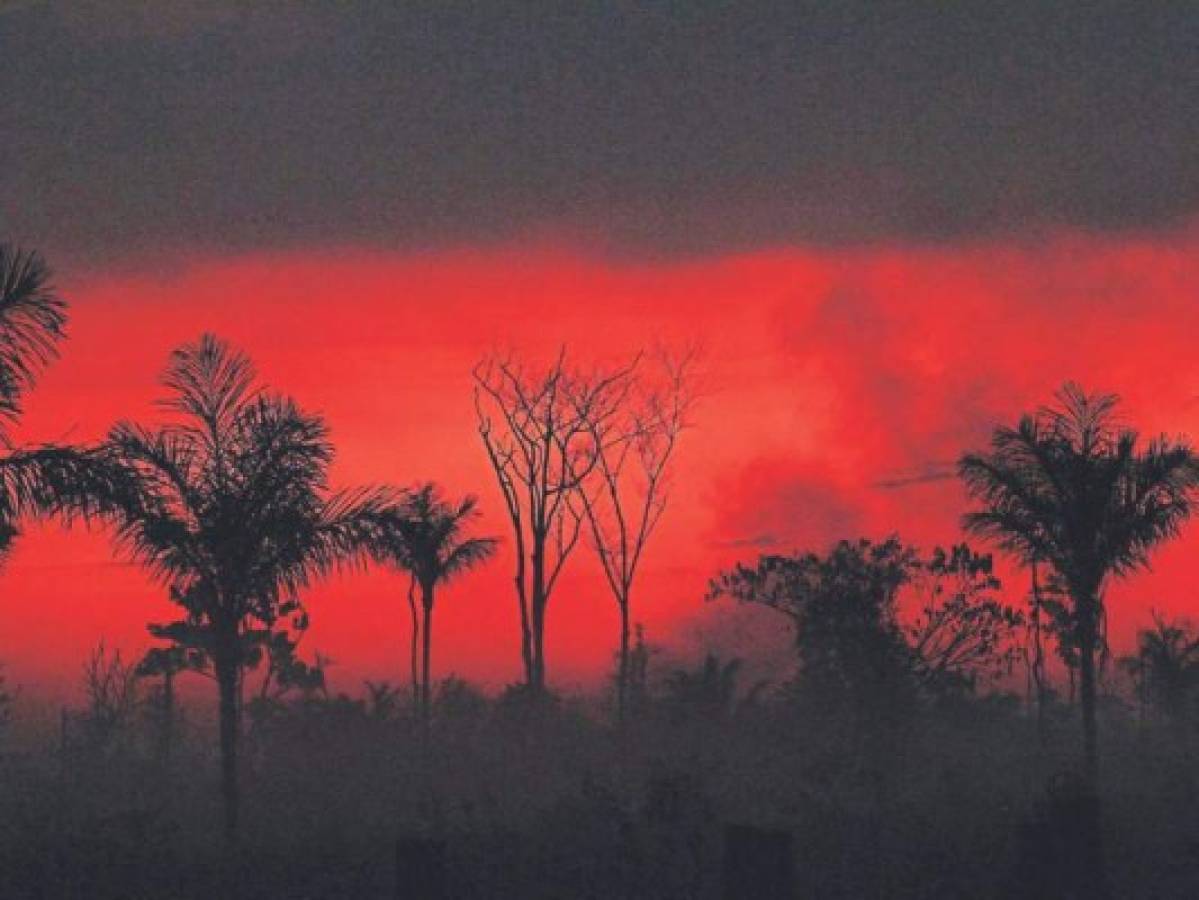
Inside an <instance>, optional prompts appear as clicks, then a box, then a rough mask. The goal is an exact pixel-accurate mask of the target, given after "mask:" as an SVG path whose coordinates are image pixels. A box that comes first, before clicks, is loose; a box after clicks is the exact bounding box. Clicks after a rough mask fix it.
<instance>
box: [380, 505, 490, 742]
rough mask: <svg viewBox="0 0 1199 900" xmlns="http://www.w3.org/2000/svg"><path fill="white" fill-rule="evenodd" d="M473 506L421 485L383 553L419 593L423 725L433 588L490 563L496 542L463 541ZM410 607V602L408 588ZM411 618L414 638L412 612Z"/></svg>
mask: <svg viewBox="0 0 1199 900" xmlns="http://www.w3.org/2000/svg"><path fill="white" fill-rule="evenodd" d="M477 507H478V500H477V499H476V498H475V497H473V496H467V497H465V498H464V499H462V500H460V501H459V502H457V503H451V502H450V501H447V500H445V499H443V498H442V496H441V493H440V491H439V490H438V488H437V486H436V485H435V484H432V483H431V482H430V483H426V484H422V485H420V486H419V487H417V488H415V489H414V490H412V491H410V492H409V493H408V494H407V496H406V497H405V498H404V502H403V504H402V506H401V508H400V510H399V516H398V520H397V522H396V525H395V527H394V529H393V530H392V531H391V541H390V543H389V545H388V548H387V551H386V556H387V558H388V560H389V561H390V562H391V563H392V564H393V565H396V566H398V567H400V568H402V569H404V570H405V571H407V572H408V573H409V574H410V575H411V577H412V584H415V585H416V586H417V587H418V588H419V589H420V608H421V619H422V621H421V623H420V634H421V638H422V644H421V662H420V673H421V674H420V688H419V691H418V698H419V701H420V711H421V719H422V720H423V721H425V722H428V720H429V709H430V703H431V684H432V682H431V680H430V672H431V669H432V648H433V605H434V603H435V601H436V591H437V587H438V585H441V584H445V583H446V582H449V581H451V580H452V579H454V578H456V577H457V576H458V575H461V574H463V573H464V572H467V571H469V570H470V569H473V568H475V567H476V566H478V565H481V564H482V563H484V562H486V561H487V560H489V559H490V558H491V557H492V556H493V555H494V554H495V550H496V546H497V545H498V543H499V542H498V541H497V540H496V539H495V538H492V537H467V536H466V533H465V532H466V529H467V527H468V525H469V524H470V523H471V521H472V520H474V519H476V518H477V517H478V509H477ZM409 602H410V603H411V602H412V591H411V589H410V590H409ZM413 615H414V619H413V628H414V635H415V631H416V621H415V612H414V614H413Z"/></svg>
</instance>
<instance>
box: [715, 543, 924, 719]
mask: <svg viewBox="0 0 1199 900" xmlns="http://www.w3.org/2000/svg"><path fill="white" fill-rule="evenodd" d="M919 566H920V562H919V558H918V557H917V555H916V552H915V550H913V549H912V548H910V547H907V546H906V545H904V544H903V543H901V542H900V541H899V539H898V538H894V537H892V538H889V539H888V540H886V541H883V542H880V543H875V542H872V541H869V540H865V539H863V540H859V541H856V542H851V541H841V542H839V543H838V544H837V545H835V546H834V547H833V549H832V550H831V551H830V552H829V553H828V554H827V555H824V556H821V555H818V554H815V553H808V554H804V555H801V556H778V555H769V556H763V557H761V558H760V559H759V560H758V564H757V565H756V566H755V567H749V566H745V565H737V566H736V567H735V568H734V569H732V570H731V571H729V572H725V573H722V574H721V575H720V576H718V577H717V578H715V579H713V581H712V582H711V584H710V586H709V590H708V598H709V599H716V598H719V597H731V598H733V599H735V600H737V601H739V602H743V603H754V604H760V605H763V606H767V607H769V608H771V609H774V610H777V611H778V612H780V613H782V614H783V615H785V616H786V617H787V618H788V619H789V620H790V622H791V625H792V627H793V629H794V632H795V641H796V649H797V651H798V654H799V660H800V665H801V668H802V678H803V682H802V683H803V685H804V687H805V689H807V690H808V691H809V692H810V693H811V694H812V695H813V696H816V697H819V698H821V699H823V700H827V701H831V702H832V703H833V704H834V705H837V706H841V705H845V704H848V705H849V706H850V708H852V709H854V710H857V711H865V710H867V709H870V708H878V707H879V706H881V705H883V704H884V703H886V702H887V701H890V700H892V699H894V698H893V696H892V695H893V694H894V692H895V691H898V690H901V689H902V687H903V682H904V681H905V680H906V679H907V676H908V675H910V666H909V659H910V655H909V652H908V648H907V647H906V645H905V644H904V640H903V634H902V631H901V629H900V625H899V621H898V617H897V614H896V597H897V595H898V592H899V590H900V588H901V587H903V586H904V585H905V584H907V583H908V582H909V581H910V580H911V579H912V577H913V576H914V575H915V573H916V572H917V571H918V569H919ZM889 705H892V706H893V705H894V704H889Z"/></svg>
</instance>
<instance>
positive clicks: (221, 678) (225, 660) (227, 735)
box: [214, 648, 240, 843]
mask: <svg viewBox="0 0 1199 900" xmlns="http://www.w3.org/2000/svg"><path fill="white" fill-rule="evenodd" d="M214 663H215V667H216V678H217V689H218V691H219V697H218V699H219V707H220V709H219V715H220V732H221V797H222V800H223V802H224V807H225V838H226V839H227V840H228V841H229V843H233V842H234V841H235V840H236V839H237V824H238V803H239V800H240V792H239V789H238V782H237V730H238V729H237V719H238V715H237V713H238V705H237V694H238V690H237V686H238V677H237V675H238V672H237V662H236V659H235V656H234V652H233V651H231V650H230V649H228V648H226V649H224V650H223V651H221V652H219V653H218V654H217V658H216V659H215V660H214Z"/></svg>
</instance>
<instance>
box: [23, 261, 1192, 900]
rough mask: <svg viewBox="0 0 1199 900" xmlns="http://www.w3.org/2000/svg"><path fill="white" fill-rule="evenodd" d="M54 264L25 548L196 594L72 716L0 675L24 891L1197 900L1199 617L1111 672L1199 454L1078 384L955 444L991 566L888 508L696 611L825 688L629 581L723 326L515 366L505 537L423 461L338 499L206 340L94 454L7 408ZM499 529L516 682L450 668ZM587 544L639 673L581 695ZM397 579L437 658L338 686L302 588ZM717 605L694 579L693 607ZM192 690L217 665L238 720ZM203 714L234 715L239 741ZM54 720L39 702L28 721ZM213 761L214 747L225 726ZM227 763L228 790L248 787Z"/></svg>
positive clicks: (480, 418)
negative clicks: (103, 537) (1018, 577)
mask: <svg viewBox="0 0 1199 900" xmlns="http://www.w3.org/2000/svg"><path fill="white" fill-rule="evenodd" d="M65 325H66V307H65V304H64V302H63V301H62V300H61V298H60V297H58V295H57V294H56V293H55V291H54V290H53V288H52V285H51V282H50V275H49V272H48V270H47V268H46V266H45V264H44V262H43V261H42V260H41V258H40V257H39V256H38V255H37V254H34V253H28V252H23V251H20V250H16V249H13V248H11V247H9V246H6V245H0V418H2V419H3V422H4V425H5V433H4V434H3V437H4V439H5V443H6V445H7V446H8V447H9V448H10V449H9V450H8V452H7V454H6V455H5V456H4V457H3V458H0V539H2V541H3V549H8V548H9V547H10V546H11V545H12V542H13V541H14V540H16V538H17V537H18V536H19V526H20V523H21V521H22V520H23V519H26V518H28V517H54V518H59V519H62V520H63V521H66V522H72V521H76V520H82V521H85V522H88V523H95V524H97V525H100V526H102V527H104V528H106V529H107V530H108V531H109V533H111V535H112V536H113V538H114V542H115V546H116V548H117V551H118V552H119V553H121V554H123V555H124V556H125V557H126V558H128V559H130V560H133V561H135V562H137V563H138V564H140V565H142V566H144V567H145V568H146V569H147V571H148V572H150V573H151V574H152V575H153V576H154V577H155V578H156V579H157V581H158V582H159V583H160V584H161V585H162V588H163V590H164V591H165V592H166V594H167V596H169V598H170V599H171V601H172V602H173V603H174V605H175V606H176V607H177V608H178V611H179V617H178V618H177V619H176V620H175V621H171V622H162V623H151V624H150V625H149V626H148V627H149V632H150V634H151V635H152V636H153V638H155V640H156V644H155V646H154V647H153V648H152V649H150V650H149V651H148V652H147V653H146V654H145V655H144V656H143V657H141V658H140V659H136V660H130V659H126V658H125V657H123V656H122V655H121V653H120V651H119V650H114V649H112V648H108V647H106V646H105V645H104V644H103V643H100V644H99V645H98V646H97V648H96V650H95V652H94V653H93V655H92V656H91V657H90V658H89V659H88V660H87V661H86V663H85V665H84V667H83V678H82V681H83V694H84V697H85V701H84V704H83V706H82V708H80V709H77V710H74V711H64V712H63V714H62V717H61V720H60V721H58V722H57V723H56V726H55V729H54V738H53V739H52V740H51V739H49V738H48V737H47V736H46V735H42V736H41V738H40V739H39V740H34V739H33V738H32V737H30V738H29V739H28V740H25V741H23V742H22V741H20V740H17V738H18V732H19V731H20V730H21V729H20V726H21V722H20V717H19V716H17V715H16V711H18V708H17V707H16V706H15V705H14V696H13V694H14V689H13V688H11V687H6V682H5V681H4V680H3V679H2V678H0V741H2V742H3V743H0V895H3V896H6V897H9V896H11V897H84V896H86V897H142V896H145V897H151V896H152V897H204V896H221V897H276V896H289V897H340V896H344V897H368V896H402V897H429V898H436V897H450V896H453V897H463V898H466V897H520V898H536V897H546V898H573V897H627V898H638V897H647V898H648V897H661V898H703V897H715V896H723V897H743V898H755V897H785V896H795V897H829V898H834V897H847V898H848V897H928V898H940V897H964V896H970V897H996V898H999V897H1046V898H1050V897H1052V898H1066V897H1077V898H1082V897H1088V898H1091V897H1099V898H1102V897H1163V898H1164V897H1190V896H1194V895H1195V892H1196V891H1197V890H1199V816H1197V814H1196V801H1197V799H1199V796H1197V794H1199V781H1197V775H1199V772H1196V770H1195V764H1194V760H1195V756H1194V755H1193V751H1194V747H1195V742H1196V738H1197V737H1199V632H1196V630H1195V629H1194V628H1193V627H1192V626H1191V625H1189V624H1188V623H1186V622H1181V621H1179V622H1174V621H1167V620H1165V619H1163V618H1161V617H1158V616H1155V617H1154V620H1153V624H1152V626H1151V627H1148V628H1146V629H1144V630H1142V631H1141V632H1140V634H1139V638H1138V644H1137V646H1136V648H1135V650H1134V652H1133V653H1132V654H1131V655H1129V656H1128V657H1126V658H1123V659H1120V660H1118V661H1113V660H1112V655H1111V651H1110V648H1109V646H1108V641H1107V631H1106V621H1107V619H1106V606H1105V594H1106V589H1107V588H1108V586H1109V585H1110V583H1111V582H1112V581H1113V580H1114V579H1117V578H1122V577H1125V576H1128V575H1130V574H1132V573H1134V572H1135V571H1137V570H1139V569H1142V568H1144V567H1146V566H1147V565H1148V563H1149V560H1150V556H1151V554H1152V552H1153V551H1154V549H1155V548H1157V547H1158V546H1160V545H1161V544H1162V543H1164V542H1166V541H1168V540H1170V539H1172V538H1174V537H1176V536H1177V535H1178V533H1179V531H1180V529H1181V527H1182V525H1183V524H1184V522H1185V521H1186V520H1187V518H1188V517H1189V515H1190V513H1191V511H1192V504H1193V502H1194V500H1195V497H1196V491H1197V490H1199V462H1197V459H1196V456H1195V454H1194V452H1193V451H1192V450H1191V448H1190V446H1189V445H1188V444H1187V443H1186V441H1184V440H1182V439H1177V440H1171V439H1168V438H1165V437H1160V438H1154V439H1150V440H1148V441H1146V440H1143V439H1142V438H1141V437H1140V436H1139V435H1138V434H1137V432H1136V431H1135V430H1133V429H1131V428H1130V427H1128V426H1127V425H1125V424H1124V423H1123V422H1122V421H1121V420H1120V419H1119V418H1118V401H1117V399H1116V398H1115V397H1114V396H1111V395H1105V394H1092V393H1088V392H1086V391H1083V390H1082V389H1081V388H1079V387H1077V386H1076V385H1073V384H1067V385H1066V386H1065V387H1064V388H1062V390H1061V391H1060V392H1059V393H1058V394H1057V395H1056V397H1055V399H1054V402H1053V404H1052V405H1050V406H1047V407H1045V408H1043V409H1040V410H1038V411H1037V412H1035V413H1032V414H1029V415H1026V416H1024V417H1023V418H1021V419H1020V421H1019V422H1018V423H1016V425H1014V426H1012V427H1007V426H1000V427H997V428H996V429H995V431H994V433H993V436H992V440H991V443H990V445H989V446H988V447H986V448H984V449H982V450H980V451H978V452H973V453H967V454H965V455H963V457H962V458H961V460H960V462H959V465H958V474H959V475H960V477H961V478H962V480H963V482H964V484H965V486H966V488H967V490H968V492H969V494H970V497H971V498H972V502H973V508H972V509H971V510H969V511H968V512H967V513H966V516H965V518H964V527H965V530H966V531H967V532H968V533H969V534H971V535H973V536H976V537H978V538H981V539H983V540H986V541H989V542H991V543H993V544H994V545H995V546H996V547H997V548H998V549H1000V550H1001V551H1002V552H1004V553H1006V554H1008V555H1010V556H1011V558H1012V559H1013V560H1014V561H1015V562H1016V563H1018V564H1019V566H1020V568H1021V570H1023V571H1025V572H1027V574H1028V577H1029V582H1028V584H1029V588H1028V591H1027V594H1025V593H1024V591H1023V590H1020V591H1017V594H1018V595H1019V596H1017V597H1013V595H1012V592H1011V590H1010V589H1008V588H1005V586H1004V585H1003V584H1001V583H1000V580H999V579H998V577H997V576H996V574H995V572H994V569H993V565H992V557H991V556H990V555H989V554H987V553H984V552H981V550H980V549H978V548H977V547H973V546H971V545H970V544H969V543H966V542H964V541H961V540H958V541H957V542H956V543H949V544H947V545H946V546H944V547H939V548H932V549H931V550H922V549H921V548H918V547H915V546H912V545H910V544H908V543H907V542H905V541H903V540H902V539H901V538H900V537H898V536H896V535H892V536H889V537H885V538H883V539H879V540H873V539H866V538H854V539H847V540H842V541H840V542H837V543H835V544H833V545H832V546H830V547H827V548H821V549H819V550H817V551H814V552H805V553H795V554H789V555H787V554H773V555H763V556H760V557H759V558H758V559H757V560H755V561H747V562H745V563H742V564H738V565H736V566H734V567H733V568H731V569H730V570H728V571H725V572H720V573H716V574H715V575H714V577H713V578H712V580H711V582H710V586H709V590H708V592H707V597H706V599H707V600H709V601H713V602H717V603H721V604H725V605H730V606H736V607H737V608H742V607H744V608H745V612H747V613H752V611H753V610H761V613H760V616H761V619H760V621H761V623H762V625H763V626H764V627H776V628H782V629H786V630H787V633H788V634H789V636H790V638H789V639H790V641H791V642H792V644H793V646H794V651H795V656H794V659H795V674H794V675H793V676H791V677H786V678H780V679H776V680H775V681H774V682H770V683H768V682H757V683H752V684H751V683H747V681H746V679H745V678H744V677H743V673H744V671H745V665H746V662H747V661H749V660H746V659H742V658H730V657H728V656H723V657H722V656H721V655H720V654H718V653H717V652H715V651H713V652H709V653H708V654H707V655H706V657H705V658H703V659H702V660H697V661H694V663H693V664H683V663H680V662H678V661H676V662H675V663H674V664H671V665H664V664H663V663H662V660H663V659H664V658H665V656H666V654H664V653H662V652H660V648H657V647H655V646H654V645H653V644H652V643H651V642H650V641H649V640H648V639H647V636H646V634H645V631H644V629H643V628H641V627H640V626H639V625H637V624H636V623H637V616H636V608H637V607H636V606H635V602H636V598H637V597H638V596H639V595H638V594H637V592H636V590H635V588H636V584H637V573H638V571H639V567H640V563H641V561H642V559H643V555H644V552H645V548H646V547H647V545H648V544H649V542H650V540H651V538H652V536H653V534H654V532H655V528H656V526H657V524H658V523H659V522H660V520H661V519H662V517H663V515H664V514H665V513H666V511H667V509H668V503H669V499H670V495H671V490H672V485H673V481H672V474H673V473H672V462H673V458H674V451H675V449H676V447H677V446H678V443H679V441H680V440H681V439H683V438H684V435H685V432H686V431H687V429H688V428H690V427H691V417H690V414H691V411H692V409H693V407H694V404H695V403H696V398H697V396H698V395H699V393H700V391H699V390H697V385H696V375H695V362H696V354H695V352H694V351H686V352H683V353H681V354H670V353H667V352H659V353H654V354H643V355H638V356H636V357H633V358H632V359H630V360H629V361H628V362H627V363H625V364H623V365H619V366H614V367H609V368H602V367H600V368H594V369H585V368H582V367H579V366H575V365H573V364H572V363H571V362H570V360H569V359H568V357H567V355H566V353H565V352H564V351H563V352H562V353H561V354H559V355H558V356H557V357H556V358H555V359H554V360H552V361H551V362H550V364H549V365H548V366H547V367H545V368H544V369H536V368H532V367H529V366H526V365H524V364H522V363H521V362H520V361H519V360H518V359H516V358H515V357H513V356H502V355H495V356H491V357H488V358H487V359H484V360H483V361H481V362H480V363H479V365H478V366H477V367H476V369H475V370H474V373H473V375H474V382H475V403H476V426H477V430H478V433H479V438H480V443H481V452H483V453H484V454H486V458H487V459H488V461H489V463H490V465H491V468H492V470H493V472H494V475H495V480H496V486H497V487H498V488H499V496H500V498H501V500H502V503H503V510H504V512H505V514H506V518H507V523H508V526H509V527H508V533H507V534H506V535H505V536H504V537H503V538H502V539H501V538H500V537H498V536H484V535H479V534H476V533H475V532H476V528H477V522H476V520H477V517H478V501H477V499H476V498H475V497H474V496H467V497H465V498H462V499H458V500H456V499H450V498H448V497H447V496H446V495H445V493H444V492H443V490H442V489H441V488H440V487H439V486H437V485H436V484H434V483H432V482H418V483H417V484H415V485H414V486H410V487H399V486H389V485H373V486H359V487H352V488H343V489H335V488H334V487H333V486H332V485H331V484H330V481H329V477H328V473H329V467H330V464H331V463H332V460H333V455H334V448H333V446H332V444H331V442H330V440H329V435H328V432H327V429H326V427H325V424H324V422H323V421H322V420H321V419H320V417H318V416H315V415H312V414H310V413H307V412H305V411H304V410H303V409H302V408H301V407H300V406H298V405H297V404H296V403H295V402H294V401H293V400H292V399H291V398H289V397H287V396H285V395H282V394H279V393H277V392H275V391H273V390H271V389H268V388H267V387H265V386H263V385H262V384H260V382H259V381H258V379H257V376H256V374H255V372H254V369H253V366H252V364H251V362H250V360H249V359H248V358H247V357H246V356H244V355H243V354H241V353H239V352H238V351H236V350H235V349H233V348H231V347H229V346H228V345H226V344H225V343H223V342H222V341H220V340H219V339H217V338H216V337H213V336H211V335H204V336H202V337H201V338H200V339H199V340H197V341H196V342H194V343H190V344H187V345H185V346H182V347H180V348H178V349H177V350H175V351H174V352H173V353H172V355H171V357H170V359H169V361H168V364H167V367H166V370H165V372H164V375H163V378H162V382H163V387H164V389H165V394H164V397H163V399H162V401H161V413H162V415H161V419H160V420H159V421H158V422H156V423H154V424H151V425H143V424H138V423H131V422H121V423H118V424H116V425H115V426H114V427H113V428H112V429H111V430H110V432H109V434H108V435H107V436H106V437H105V439H104V440H102V441H100V442H97V443H94V444H90V445H76V446H66V445H39V446H29V447H24V446H21V445H19V444H17V443H16V442H15V441H14V440H13V439H12V437H11V435H10V434H9V433H8V429H10V428H11V426H12V425H14V424H15V423H16V422H17V420H18V419H19V416H20V413H21V410H22V402H23V400H24V397H25V395H26V393H27V392H28V390H29V389H30V388H31V387H32V385H33V382H34V380H35V378H36V376H37V374H38V373H39V372H40V371H41V369H42V368H43V367H44V366H45V365H46V364H48V363H49V362H50V361H51V360H52V359H53V357H54V356H55V354H56V352H57V347H58V344H59V342H60V341H61V339H62V338H63V336H64V333H65ZM501 540H503V541H504V542H505V543H506V544H507V545H508V547H509V549H510V550H511V553H510V554H509V556H510V557H511V560H512V563H513V565H514V566H515V569H514V571H513V599H515V601H516V604H517V608H518V613H519V620H518V621H519V623H520V629H519V633H518V634H517V635H516V636H515V637H516V640H515V641H514V642H513V646H514V647H519V665H520V670H521V673H522V678H521V680H520V681H519V682H517V683H516V684H513V685H511V686H510V687H509V688H508V689H506V690H505V691H504V692H502V693H501V694H500V695H499V696H488V695H486V694H485V693H483V692H482V691H480V690H478V689H477V688H475V687H474V686H472V685H470V684H468V683H466V682H464V681H462V680H460V679H458V678H456V677H453V676H450V677H438V676H436V674H435V669H436V667H435V665H434V639H433V636H434V621H435V610H436V600H437V595H438V589H439V588H440V587H441V586H442V585H444V584H445V583H447V582H449V581H451V580H453V579H455V578H458V577H461V576H464V575H465V574H466V573H467V572H469V571H470V570H471V569H473V568H475V567H477V566H481V565H484V564H487V563H489V562H490V561H492V560H493V558H494V557H495V555H496V550H497V547H498V545H499V543H500V541H501ZM580 546H582V547H584V548H588V549H590V550H591V551H592V552H594V553H595V555H596V558H597V560H598V562H599V563H600V566H599V571H600V572H601V573H602V576H603V579H604V582H605V585H606V587H607V588H608V590H609V592H610V593H611V595H612V597H613V600H614V602H615V604H616V607H617V612H618V614H619V615H618V621H619V629H618V631H617V633H616V634H615V635H614V640H613V647H614V651H613V657H614V662H613V671H612V674H611V678H610V681H609V682H608V683H607V684H606V685H605V686H604V689H603V690H601V691H598V692H597V693H596V694H595V695H593V696H581V697H567V696H560V695H559V694H557V693H555V692H554V690H553V689H552V681H551V679H550V678H549V661H548V659H547V655H546V641H545V635H546V629H547V623H548V622H549V621H550V620H549V616H548V613H549V610H550V601H551V599H552V597H553V596H554V590H555V587H556V585H557V582H558V579H559V577H560V575H561V573H562V571H563V570H564V568H565V566H566V565H567V564H568V562H569V560H570V558H571V557H572V555H573V553H574V551H575V550H576V549H578V548H579V547H580ZM374 565H379V566H385V567H390V568H392V569H395V570H398V571H401V572H403V573H406V574H407V575H408V576H409V588H408V591H407V596H406V598H405V600H406V602H407V604H408V606H409V610H410V614H411V623H412V627H411V645H410V659H409V660H408V668H409V682H410V683H409V685H407V686H406V687H405V686H399V685H394V684H391V683H386V682H385V683H371V682H368V683H366V684H365V685H364V688H363V690H362V691H361V692H358V695H357V696H353V695H351V694H347V693H341V692H337V691H334V690H333V689H332V686H331V684H330V682H329V673H328V670H327V661H326V660H324V659H322V658H321V657H320V656H319V655H315V656H313V657H311V658H309V657H307V656H306V654H305V653H303V652H302V643H303V639H304V635H305V633H306V631H307V630H308V627H309V613H308V611H307V610H306V608H305V606H304V603H303V593H304V591H305V589H306V588H307V587H308V586H310V585H311V584H312V583H313V582H314V581H316V580H318V579H320V578H323V577H325V576H326V575H328V574H329V573H331V572H334V571H337V570H339V569H342V568H347V567H365V566H374ZM697 599H698V598H697ZM180 678H188V679H197V678H207V679H209V680H211V682H212V683H213V684H214V685H215V686H216V700H217V703H216V711H217V715H216V722H215V723H208V722H206V721H205V715H204V713H205V710H204V708H203V707H195V708H192V707H191V706H190V705H188V704H185V703H183V702H181V700H180V692H179V685H178V680H179V679H180ZM212 724H215V732H216V740H215V741H213V739H212V736H211V734H210V732H211V730H213V729H211V728H210V725H212ZM28 730H29V731H30V732H32V730H33V727H32V725H30V726H29V729H28ZM214 751H215V752H214ZM218 788H219V789H218Z"/></svg>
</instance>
